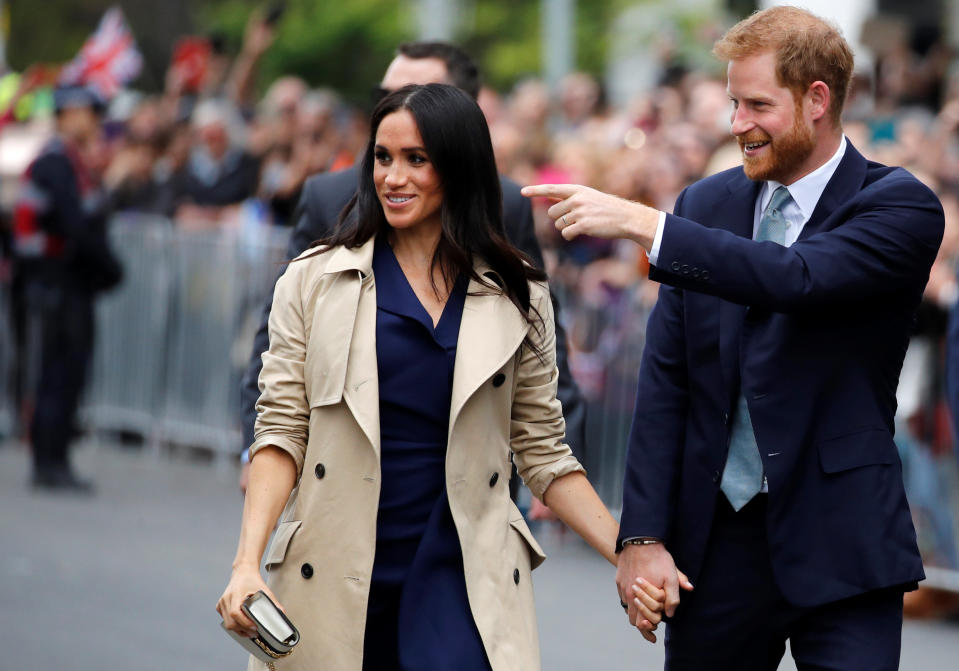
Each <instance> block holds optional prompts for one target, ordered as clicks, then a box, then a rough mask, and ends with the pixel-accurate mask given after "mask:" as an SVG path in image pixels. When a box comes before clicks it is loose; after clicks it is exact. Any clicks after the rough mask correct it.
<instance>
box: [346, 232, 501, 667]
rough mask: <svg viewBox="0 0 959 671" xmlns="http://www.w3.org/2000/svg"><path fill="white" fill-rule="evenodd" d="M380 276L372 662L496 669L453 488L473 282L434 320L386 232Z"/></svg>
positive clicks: (379, 248) (369, 632)
mask: <svg viewBox="0 0 959 671" xmlns="http://www.w3.org/2000/svg"><path fill="white" fill-rule="evenodd" d="M373 276H374V278H375V281H376V363H377V369H378V373H379V391H380V445H381V452H380V465H381V471H382V485H381V489H380V502H379V512H378V515H377V519H376V558H375V560H374V563H373V579H372V583H371V585H370V598H369V611H368V615H367V621H366V637H365V642H364V650H363V669H364V671H392V670H393V669H397V670H399V669H402V671H448V670H449V669H456V671H490V665H489V661H488V660H487V658H486V652H485V650H484V649H483V643H482V640H481V639H480V636H479V632H478V631H477V629H476V624H475V622H474V621H473V615H472V613H471V612H470V608H469V602H468V599H467V595H466V579H465V577H464V569H463V556H462V552H461V550H460V545H459V538H458V536H457V534H456V528H455V526H454V524H453V518H452V515H451V514H450V507H449V499H448V497H447V492H446V447H447V435H448V432H449V416H450V399H451V396H452V388H453V364H454V361H455V359H456V341H457V338H458V337H459V329H460V320H461V318H462V315H463V303H464V302H465V300H466V288H467V284H468V282H467V280H466V278H465V277H460V278H459V280H458V281H457V282H456V284H455V285H454V288H453V291H452V293H451V295H450V297H449V300H448V301H447V303H446V306H445V308H444V310H443V314H442V316H441V317H440V321H439V323H438V324H437V325H436V327H435V328H434V327H433V321H432V319H431V318H430V316H429V314H428V313H427V312H426V309H425V308H424V307H423V305H422V304H421V303H420V301H419V299H418V298H417V297H416V294H415V293H414V292H413V288H412V287H411V286H410V284H409V282H408V281H407V279H406V276H405V275H404V274H403V270H402V269H401V268H400V265H399V263H398V262H397V260H396V257H395V256H394V255H393V250H392V249H391V248H390V246H389V245H388V244H387V243H386V242H385V241H383V240H381V239H377V241H376V247H375V251H374V254H373Z"/></svg>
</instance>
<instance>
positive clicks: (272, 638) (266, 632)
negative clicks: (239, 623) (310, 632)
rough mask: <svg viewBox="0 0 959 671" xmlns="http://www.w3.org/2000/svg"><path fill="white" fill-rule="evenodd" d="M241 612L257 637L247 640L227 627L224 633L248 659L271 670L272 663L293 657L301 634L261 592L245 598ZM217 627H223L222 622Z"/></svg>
mask: <svg viewBox="0 0 959 671" xmlns="http://www.w3.org/2000/svg"><path fill="white" fill-rule="evenodd" d="M240 608H241V609H242V610H243V612H244V613H245V614H246V616H247V617H248V618H250V619H251V620H252V621H253V623H254V624H255V625H256V636H254V637H253V638H247V637H246V636H241V635H240V634H237V633H236V632H235V631H230V630H229V629H226V627H224V631H226V633H228V634H229V635H230V636H232V637H233V638H234V639H235V640H236V642H237V643H239V644H240V645H242V646H243V647H244V648H245V649H246V650H247V651H248V652H249V653H250V654H251V655H253V656H254V657H256V658H257V659H259V660H260V661H262V662H266V663H267V665H269V666H270V668H273V662H274V661H275V660H277V659H282V658H283V657H288V656H289V655H290V654H292V653H293V647H294V646H295V645H296V644H297V643H298V642H299V640H300V632H299V631H297V629H296V627H294V626H293V623H292V622H290V619H289V618H288V617H287V616H286V615H285V614H284V613H283V611H282V610H280V609H279V608H277V605H276V604H275V603H273V600H272V599H270V597H268V596H267V595H266V594H265V593H264V592H263V591H262V590H261V591H259V592H257V593H256V594H252V595H250V596H249V597H247V599H246V601H244V602H243V605H242V606H240ZM220 626H221V627H222V626H223V623H222V622H221V623H220Z"/></svg>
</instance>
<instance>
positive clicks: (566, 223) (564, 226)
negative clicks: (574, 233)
mask: <svg viewBox="0 0 959 671" xmlns="http://www.w3.org/2000/svg"><path fill="white" fill-rule="evenodd" d="M562 219H563V228H566V227H567V226H569V222H568V221H566V215H565V214H564V215H563V217H562Z"/></svg>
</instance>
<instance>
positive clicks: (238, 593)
mask: <svg viewBox="0 0 959 671" xmlns="http://www.w3.org/2000/svg"><path fill="white" fill-rule="evenodd" d="M260 590H263V591H264V592H266V595H267V596H268V597H270V598H271V599H273V603H275V604H276V605H277V607H279V609H280V610H283V612H286V611H285V610H284V609H283V606H281V605H280V602H279V601H277V599H276V597H275V596H273V592H271V591H270V588H269V587H267V586H266V582H265V581H264V580H263V577H262V576H261V575H260V571H259V569H258V568H257V567H254V566H248V567H247V566H243V567H237V568H235V569H234V570H233V575H232V576H230V583H229V584H228V585H227V586H226V590H224V592H223V596H221V597H220V600H219V601H217V604H216V612H218V613H219V614H220V617H222V618H223V625H224V626H225V627H226V628H227V629H229V630H231V631H235V632H236V633H238V634H240V635H241V636H246V637H247V638H253V637H254V636H256V625H254V624H253V621H252V620H250V618H248V617H247V616H246V613H244V612H243V610H242V609H241V608H240V606H242V605H243V602H244V601H245V600H246V598H247V597H248V596H250V595H251V594H256V593H257V592H258V591H260Z"/></svg>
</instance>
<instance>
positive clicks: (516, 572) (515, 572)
mask: <svg viewBox="0 0 959 671" xmlns="http://www.w3.org/2000/svg"><path fill="white" fill-rule="evenodd" d="M513 582H514V583H516V584H517V585H518V584H519V569H518V568H514V569H513Z"/></svg>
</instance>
